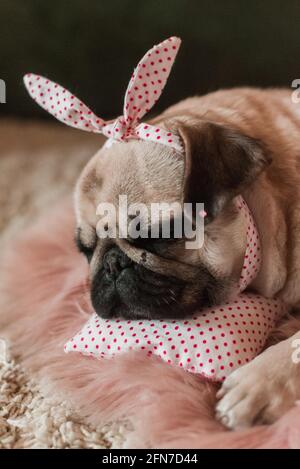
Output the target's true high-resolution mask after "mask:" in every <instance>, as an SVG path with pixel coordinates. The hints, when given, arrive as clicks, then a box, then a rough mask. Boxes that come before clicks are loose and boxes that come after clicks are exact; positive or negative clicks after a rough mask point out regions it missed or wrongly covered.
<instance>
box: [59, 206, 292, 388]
mask: <svg viewBox="0 0 300 469" xmlns="http://www.w3.org/2000/svg"><path fill="white" fill-rule="evenodd" d="M237 206H238V208H239V209H240V210H241V211H242V213H243V215H244V216H245V220H246V222H247V225H246V226H247V245H246V251H245V257H244V265H243V268H242V272H241V277H240V281H239V284H238V286H237V292H238V293H237V295H236V298H235V299H234V300H232V301H228V302H226V303H224V304H223V305H221V306H217V307H213V308H206V309H200V310H199V311H198V312H197V314H195V315H194V316H193V317H192V318H189V319H186V320H181V321H178V320H162V319H161V320H153V321H150V320H140V321H139V320H136V321H133V320H125V319H116V320H110V319H102V318H99V317H98V316H97V315H96V314H92V316H91V318H90V319H89V321H88V322H87V323H86V324H85V326H84V327H83V328H82V330H81V331H80V332H79V333H78V334H76V335H75V337H73V338H72V339H71V340H69V341H68V342H67V343H66V344H65V352H66V353H69V352H80V353H82V354H84V355H88V356H92V357H95V358H98V359H101V358H103V359H105V358H113V357H115V356H116V355H119V354H122V353H126V352H129V351H130V350H135V351H137V350H138V351H140V353H144V354H146V355H148V356H149V357H151V356H153V355H157V356H158V357H160V358H161V359H162V360H164V361H165V362H166V363H168V364H170V365H174V366H179V367H181V368H183V369H185V370H186V371H189V372H192V373H198V374H200V375H202V376H204V377H206V378H208V379H210V380H214V381H223V380H224V379H225V378H226V377H227V376H228V375H229V374H230V373H231V372H232V371H233V370H235V369H236V368H238V367H240V366H241V365H243V364H245V363H248V362H249V361H250V360H252V359H253V358H254V357H255V356H256V355H257V354H258V353H259V352H260V351H261V350H262V348H263V346H264V343H265V341H266V339H267V337H268V334H269V333H270V331H271V330H272V329H273V327H274V325H275V323H276V321H277V320H278V319H279V318H280V316H282V315H283V314H284V313H285V312H286V307H285V305H284V303H282V302H281V301H280V300H278V299H266V298H263V297H262V296H259V295H256V294H254V293H240V292H242V291H243V290H244V289H245V288H246V287H247V286H248V285H249V284H250V283H251V281H252V280H253V279H254V278H255V276H256V274H257V272H258V270H259V265H260V245H259V237H258V233H257V229H256V226H255V223H254V220H253V218H252V215H251V213H250V211H249V209H248V207H247V205H246V203H245V201H244V200H243V199H242V197H238V198H237Z"/></svg>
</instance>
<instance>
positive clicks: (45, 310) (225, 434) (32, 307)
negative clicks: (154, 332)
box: [0, 201, 300, 448]
mask: <svg viewBox="0 0 300 469" xmlns="http://www.w3.org/2000/svg"><path fill="white" fill-rule="evenodd" d="M73 232H74V218H73V211H72V206H71V203H70V201H68V202H66V204H65V205H64V206H63V207H61V206H60V208H56V209H55V210H53V213H51V214H47V216H45V218H44V219H43V220H41V221H40V222H39V223H38V224H37V225H35V226H34V227H32V228H30V229H28V230H27V232H25V233H22V236H21V237H20V239H19V240H18V241H17V242H14V243H11V249H10V250H9V251H7V253H6V255H5V259H4V261H2V264H1V270H4V278H3V279H2V284H1V289H2V292H1V305H0V307H1V314H0V336H2V337H3V336H5V337H8V338H9V339H10V341H11V347H12V351H13V353H14V354H15V355H17V356H18V357H19V358H20V359H21V361H22V363H23V364H24V365H25V366H26V367H27V368H28V369H30V370H31V372H33V373H35V375H36V376H37V377H38V378H39V380H40V382H41V384H42V386H43V390H44V392H45V393H51V394H53V393H56V395H59V394H61V395H62V396H63V397H64V399H68V400H69V401H70V402H71V403H72V404H73V405H74V406H75V407H76V409H77V410H78V411H79V412H80V413H81V414H82V415H84V416H85V417H86V419H87V420H88V421H89V422H91V423H93V424H100V423H103V422H105V421H111V420H115V419H119V418H123V417H124V416H125V417H126V418H129V419H130V420H131V421H132V423H133V426H134V431H133V432H131V433H130V436H129V438H128V441H127V443H126V445H127V446H128V447H131V448H134V447H146V448H300V406H296V407H295V408H294V409H292V410H291V411H290V412H289V413H288V414H286V415H285V416H284V417H283V418H282V419H280V420H279V421H278V422H277V423H276V424H274V425H272V426H269V427H268V426H259V427H255V428H252V429H250V430H247V431H243V432H242V431H240V432H230V431H227V430H225V429H224V427H222V425H220V424H219V423H218V422H216V420H215V419H214V404H215V392H216V386H215V385H213V384H210V383H207V382H204V381H203V380H201V379H199V378H197V376H195V375H192V374H189V373H187V372H184V371H183V370H181V369H176V368H172V367H170V366H168V365H166V364H165V363H163V362H161V361H160V360H159V359H154V358H151V359H150V358H148V357H143V356H140V355H138V354H131V355H130V354H129V355H127V356H123V357H118V358H115V359H113V360H101V361H98V360H95V359H93V358H87V357H83V356H81V355H79V354H69V355H66V354H65V353H64V351H63V344H64V342H65V341H66V340H67V339H69V338H70V337H71V336H72V335H74V333H76V332H77V331H78V330H79V329H80V327H81V326H82V325H83V323H84V322H85V321H86V319H87V317H88V315H89V313H90V311H91V307H90V304H89V300H88V297H89V295H88V286H87V266H86V262H85V260H84V259H83V256H81V255H80V254H78V253H77V251H76V248H75V247H74V243H73Z"/></svg>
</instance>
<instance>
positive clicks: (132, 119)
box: [24, 37, 183, 152]
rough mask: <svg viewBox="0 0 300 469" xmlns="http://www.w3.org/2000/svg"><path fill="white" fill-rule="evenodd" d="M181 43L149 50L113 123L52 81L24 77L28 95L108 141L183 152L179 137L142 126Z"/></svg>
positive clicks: (69, 122)
mask: <svg viewBox="0 0 300 469" xmlns="http://www.w3.org/2000/svg"><path fill="white" fill-rule="evenodd" d="M180 43H181V40H180V39H179V38H177V37H170V38H169V39H167V40H165V41H163V42H161V43H160V44H158V45H156V46H154V47H153V48H152V49H150V50H149V51H148V52H147V53H146V54H145V55H144V57H143V58H142V59H141V60H140V62H139V63H138V65H137V66H136V68H135V70H134V72H133V75H132V77H131V79H130V82H129V85H128V88H127V91H126V94H125V100H124V108H123V115H122V116H120V117H118V118H117V119H115V120H114V121H112V122H105V121H104V120H103V119H101V118H100V117H98V116H96V115H95V114H94V113H93V112H92V111H91V110H90V109H89V108H88V107H87V106H86V105H85V104H84V103H83V102H82V101H80V99H78V98H77V97H76V96H74V95H73V94H72V93H71V92H70V91H68V90H66V89H65V88H63V87H62V86H60V85H58V84H57V83H54V82H53V81H51V80H49V79H47V78H44V77H42V76H39V75H35V74H33V73H28V74H27V75H25V76H24V84H25V86H26V88H27V90H28V92H29V94H30V96H31V97H32V98H33V99H34V100H35V101H36V102H37V103H38V104H39V105H40V106H41V107H42V108H44V109H45V110H46V111H47V112H49V113H50V114H52V115H53V116H54V117H56V118H57V119H58V120H59V121H61V122H63V123H64V124H67V125H69V126H71V127H75V128H77V129H80V130H86V131H88V132H95V133H101V134H103V135H105V136H106V137H108V138H109V139H110V140H111V141H119V142H126V141H128V140H130V139H142V140H151V141H154V142H157V143H161V144H163V145H167V146H170V147H172V148H174V149H175V150H177V151H179V152H182V149H183V147H182V144H181V141H180V138H179V136H178V135H175V134H173V133H172V132H170V131H169V130H166V129H163V128H160V127H156V126H152V125H149V124H145V123H141V122H140V119H141V118H142V117H143V116H144V115H145V114H146V113H147V112H148V111H149V110H150V109H151V108H152V107H153V106H154V104H155V103H156V101H157V100H158V99H159V97H160V95H161V93H162V90H163V89H164V87H165V84H166V82H167V79H168V76H169V74H170V71H171V68H172V66H173V64H174V61H175V58H176V55H177V52H178V49H179V47H180Z"/></svg>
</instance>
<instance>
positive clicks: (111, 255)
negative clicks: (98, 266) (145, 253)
mask: <svg viewBox="0 0 300 469" xmlns="http://www.w3.org/2000/svg"><path fill="white" fill-rule="evenodd" d="M132 263H133V262H132V260H131V259H129V257H128V256H126V254H125V253H124V252H122V251H121V249H120V248H118V247H117V246H115V247H113V248H111V249H110V250H109V251H107V252H106V253H105V254H104V257H103V268H104V270H105V272H106V274H107V275H109V276H111V277H113V278H117V277H118V276H119V274H120V272H122V270H123V269H125V268H126V267H129V266H130V265H131V264H132Z"/></svg>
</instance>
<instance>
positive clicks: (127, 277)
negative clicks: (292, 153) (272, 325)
mask: <svg viewBox="0 0 300 469" xmlns="http://www.w3.org/2000/svg"><path fill="white" fill-rule="evenodd" d="M174 125H175V126H176V124H173V131H174ZM176 130H177V131H178V133H179V134H180V135H181V137H182V141H183V143H184V148H185V155H184V156H183V155H181V154H178V153H176V151H175V150H173V149H171V148H168V147H166V146H164V145H160V144H156V143H152V142H144V141H131V142H128V143H115V144H113V145H112V146H111V147H110V148H103V149H101V150H100V151H99V152H98V153H97V154H96V155H95V156H94V157H93V158H92V159H91V160H90V162H89V163H88V164H87V166H86V167H85V168H84V170H83V172H82V174H81V176H80V179H79V181H78V184H77V188H76V193H75V205H76V217H77V230H76V241H77V245H78V247H79V249H80V251H82V252H83V253H84V254H85V255H86V257H87V260H88V262H89V264H90V285H91V299H92V303H93V306H94V308H95V310H96V312H97V313H98V314H99V315H100V316H102V317H105V318H109V317H115V316H122V317H125V318H142V317H143V318H180V317H185V316H187V315H189V314H191V313H192V312H194V311H196V310H197V308H200V307H203V306H208V305H213V304H217V303H220V302H222V301H223V300H225V299H226V298H227V297H228V296H229V295H230V293H231V289H232V286H233V285H234V284H236V282H237V281H238V279H239V276H240V272H241V269H242V265H243V258H244V252H245V244H246V227H245V225H244V224H245V221H244V217H243V216H241V214H240V212H239V211H238V209H237V208H236V205H235V203H234V197H235V196H236V195H238V194H239V193H240V191H241V190H242V189H243V188H244V187H245V186H246V185H248V184H250V183H251V182H252V181H253V180H254V179H255V178H256V176H257V175H258V174H259V173H260V172H261V171H262V170H263V168H264V167H265V166H266V164H267V163H268V162H269V160H268V158H267V156H266V154H265V152H264V151H263V150H262V149H261V147H260V145H259V144H258V143H257V142H256V141H254V140H252V139H250V138H248V137H246V136H243V135H240V134H239V133H236V132H234V131H232V130H230V129H227V128H225V127H222V126H220V125H217V124H213V123H210V122H200V123H198V124H194V123H193V124H184V125H183V124H177V129H176ZM120 195H123V196H124V195H125V196H127V204H128V205H130V204H131V205H132V204H140V203H142V204H145V205H146V206H147V207H149V211H148V212H147V213H142V212H140V213H139V220H138V222H139V225H140V228H141V227H142V228H141V231H142V232H144V233H145V231H146V232H150V229H151V225H152V224H153V223H154V221H153V220H151V216H149V213H151V210H150V204H152V203H154V202H157V203H174V202H177V203H181V205H182V202H190V203H192V204H195V203H196V202H203V203H204V208H205V211H206V212H207V217H206V218H205V232H204V244H203V246H202V247H201V248H199V249H187V246H186V240H185V239H184V237H181V238H174V237H173V236H172V229H171V232H170V237H169V238H162V237H158V238H152V237H149V236H148V237H142V236H140V237H137V238H136V237H131V234H130V229H128V233H127V234H126V236H125V237H124V236H122V237H120V236H119V235H118V230H117V232H116V233H115V234H114V236H115V237H111V234H110V236H109V237H107V238H105V239H104V238H103V236H102V237H99V236H98V235H97V227H98V226H99V220H100V219H101V216H100V215H99V213H97V208H98V207H99V204H103V203H108V204H112V205H113V206H114V207H116V209H117V212H116V213H117V214H118V216H119V217H118V220H120V215H121V216H123V220H124V217H125V218H126V222H127V226H128V227H130V219H131V217H130V214H128V213H127V211H124V207H123V205H122V204H120V199H119V196H120ZM118 211H120V213H118ZM102 215H103V214H102ZM177 215H178V214H177ZM179 216H181V214H179ZM110 218H114V215H113V214H112V213H109V212H107V213H106V217H105V221H106V223H107V226H113V225H114V224H115V222H116V220H115V219H114V220H111V219H110ZM118 220H117V225H118ZM135 223H136V219H135ZM101 226H102V225H101ZM135 226H136V224H135ZM104 228H105V227H104Z"/></svg>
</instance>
